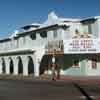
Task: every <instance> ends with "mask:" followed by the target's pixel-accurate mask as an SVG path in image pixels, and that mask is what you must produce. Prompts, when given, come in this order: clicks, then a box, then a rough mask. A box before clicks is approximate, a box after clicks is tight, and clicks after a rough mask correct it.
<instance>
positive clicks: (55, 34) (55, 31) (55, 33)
mask: <svg viewBox="0 0 100 100" xmlns="http://www.w3.org/2000/svg"><path fill="white" fill-rule="evenodd" d="M53 35H54V38H56V37H57V30H54V33H53Z"/></svg>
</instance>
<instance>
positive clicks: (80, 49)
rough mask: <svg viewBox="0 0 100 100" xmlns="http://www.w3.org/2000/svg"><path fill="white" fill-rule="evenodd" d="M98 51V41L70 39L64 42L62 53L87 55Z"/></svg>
mask: <svg viewBox="0 0 100 100" xmlns="http://www.w3.org/2000/svg"><path fill="white" fill-rule="evenodd" d="M97 51H98V41H97V40H96V39H71V40H66V42H64V52H65V53H68V52H72V53H86V52H87V53H89V52H93V53H95V52H97Z"/></svg>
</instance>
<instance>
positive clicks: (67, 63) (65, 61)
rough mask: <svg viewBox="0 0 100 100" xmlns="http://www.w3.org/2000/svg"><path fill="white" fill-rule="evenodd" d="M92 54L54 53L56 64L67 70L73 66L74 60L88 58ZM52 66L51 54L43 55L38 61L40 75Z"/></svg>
mask: <svg viewBox="0 0 100 100" xmlns="http://www.w3.org/2000/svg"><path fill="white" fill-rule="evenodd" d="M91 56H93V55H90V54H87V55H86V54H64V55H56V65H57V66H58V68H59V69H62V70H67V69H69V68H71V67H72V66H73V62H74V60H79V61H80V62H81V61H83V60H84V59H89V57H91ZM51 67H52V55H44V56H43V57H42V60H41V63H40V75H41V74H44V71H45V70H50V69H51Z"/></svg>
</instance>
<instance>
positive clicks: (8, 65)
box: [4, 57, 10, 74]
mask: <svg viewBox="0 0 100 100" xmlns="http://www.w3.org/2000/svg"><path fill="white" fill-rule="evenodd" d="M4 60H5V65H6V74H10V60H9V58H8V57H6V58H4Z"/></svg>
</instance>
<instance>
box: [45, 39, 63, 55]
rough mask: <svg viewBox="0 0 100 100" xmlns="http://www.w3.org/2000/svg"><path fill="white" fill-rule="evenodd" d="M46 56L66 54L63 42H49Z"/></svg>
mask: <svg viewBox="0 0 100 100" xmlns="http://www.w3.org/2000/svg"><path fill="white" fill-rule="evenodd" d="M45 53H46V54H50V55H51V54H54V53H55V54H64V46H63V41H62V40H55V41H51V42H48V43H47V45H46V47H45Z"/></svg>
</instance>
